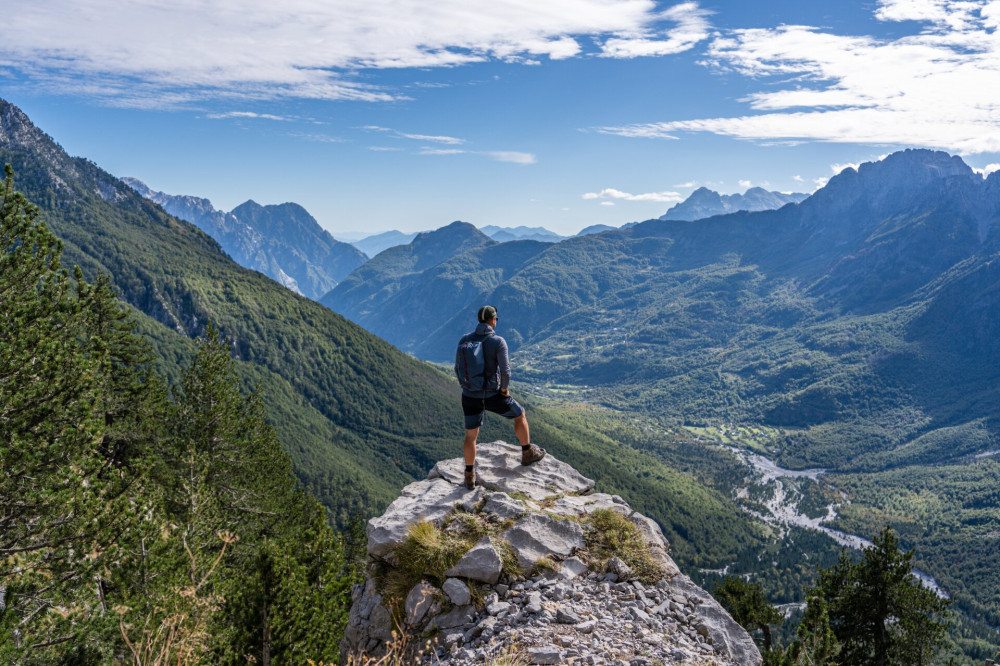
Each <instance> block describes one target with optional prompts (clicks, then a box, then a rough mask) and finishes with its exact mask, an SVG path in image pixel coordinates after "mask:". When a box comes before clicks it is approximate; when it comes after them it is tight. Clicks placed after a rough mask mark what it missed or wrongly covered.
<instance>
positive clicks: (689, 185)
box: [674, 180, 698, 189]
mask: <svg viewBox="0 0 1000 666" xmlns="http://www.w3.org/2000/svg"><path fill="white" fill-rule="evenodd" d="M697 184H698V183H696V182H695V181H693V180H689V181H688V182H686V183H680V184H678V185H674V187H677V188H680V189H691V188H692V187H695V186H696V185H697Z"/></svg>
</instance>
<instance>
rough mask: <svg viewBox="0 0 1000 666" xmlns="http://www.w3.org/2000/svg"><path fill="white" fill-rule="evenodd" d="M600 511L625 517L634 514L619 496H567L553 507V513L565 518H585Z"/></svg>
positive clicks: (596, 494)
mask: <svg viewBox="0 0 1000 666" xmlns="http://www.w3.org/2000/svg"><path fill="white" fill-rule="evenodd" d="M598 509H608V510H610V511H614V512H615V513H620V514H622V515H623V516H628V515H629V514H630V513H632V509H631V508H629V505H628V504H626V503H625V500H623V499H622V498H621V497H619V496H618V495H607V494H605V493H593V494H592V495H567V496H566V497H560V498H559V499H557V500H556V501H555V504H553V506H552V511H553V513H558V514H561V515H564V516H584V515H587V514H591V513H593V512H595V511H597V510H598Z"/></svg>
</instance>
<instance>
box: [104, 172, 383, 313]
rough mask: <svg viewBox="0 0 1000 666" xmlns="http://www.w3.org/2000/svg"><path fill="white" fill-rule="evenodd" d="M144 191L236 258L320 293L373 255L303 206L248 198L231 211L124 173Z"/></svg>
mask: <svg viewBox="0 0 1000 666" xmlns="http://www.w3.org/2000/svg"><path fill="white" fill-rule="evenodd" d="M123 180H124V181H125V182H126V183H128V184H129V185H131V186H132V187H133V188H134V189H135V190H136V191H137V192H139V194H141V195H142V196H144V197H146V198H147V199H150V200H152V201H155V202H156V203H158V204H160V205H161V206H163V209H164V210H165V211H167V212H168V213H170V214H171V215H174V216H175V217H179V218H181V219H182V220H187V221H188V222H190V223H192V224H194V225H195V226H197V227H198V228H199V229H201V230H202V231H204V232H205V233H207V234H208V235H209V236H211V237H212V238H214V239H215V240H217V241H218V242H219V245H221V246H222V249H223V250H225V251H226V252H227V253H228V254H229V256H231V257H232V258H233V259H234V260H236V263H238V264H240V265H241V266H244V267H246V268H252V269H254V270H257V271H260V272H261V273H263V274H264V275H267V276H268V277H271V278H273V279H274V280H277V281H278V282H280V283H281V284H283V285H285V286H286V287H288V288H289V289H291V290H292V291H295V292H298V293H300V294H302V295H304V296H308V297H309V298H312V299H317V298H319V297H320V296H322V295H323V294H325V293H326V292H328V291H329V290H330V289H332V288H333V287H334V286H335V285H336V284H337V283H338V282H339V281H340V280H342V279H344V277H346V276H347V275H348V274H349V273H350V272H351V271H353V270H354V269H355V268H357V267H358V266H360V265H361V264H363V263H364V262H365V260H366V259H367V257H366V256H365V254H364V253H363V252H362V251H360V250H358V249H357V248H356V247H354V246H353V245H351V244H350V243H342V242H340V241H338V240H336V239H334V238H333V236H331V235H330V233H329V232H327V231H326V230H325V229H323V228H322V227H320V226H319V223H318V222H316V220H315V219H314V218H313V217H312V215H310V214H309V213H308V212H307V211H306V210H305V209H304V208H303V207H302V206H299V205H298V204H295V203H284V204H279V205H270V206H261V205H260V204H258V203H256V202H255V201H247V202H246V203H244V204H242V205H240V206H237V207H236V208H234V209H233V210H232V211H230V212H228V213H226V212H224V211H221V210H216V209H215V208H214V207H213V206H212V202H211V201H209V200H208V199H199V198H198V197H192V196H184V195H171V194H165V193H163V192H154V191H153V190H151V189H149V188H148V187H146V185H145V184H144V183H142V182H141V181H139V180H136V179H135V178H125V179H123Z"/></svg>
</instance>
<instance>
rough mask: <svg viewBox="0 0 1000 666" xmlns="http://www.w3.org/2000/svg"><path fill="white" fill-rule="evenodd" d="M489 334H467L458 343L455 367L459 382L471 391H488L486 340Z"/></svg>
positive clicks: (466, 389)
mask: <svg viewBox="0 0 1000 666" xmlns="http://www.w3.org/2000/svg"><path fill="white" fill-rule="evenodd" d="M487 338H489V336H488V335H475V334H473V335H467V336H465V337H464V338H462V340H461V342H459V343H458V351H457V352H456V353H455V368H456V370H457V374H458V382H459V383H460V384H461V385H462V388H463V389H464V390H465V391H468V392H470V393H479V392H480V391H482V392H483V393H486V340H487Z"/></svg>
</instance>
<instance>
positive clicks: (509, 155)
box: [419, 148, 538, 164]
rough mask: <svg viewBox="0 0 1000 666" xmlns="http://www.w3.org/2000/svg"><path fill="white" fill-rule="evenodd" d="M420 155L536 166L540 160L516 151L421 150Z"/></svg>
mask: <svg viewBox="0 0 1000 666" xmlns="http://www.w3.org/2000/svg"><path fill="white" fill-rule="evenodd" d="M419 154H420V155H484V156H486V157H489V158H490V159H492V160H496V161H497V162H511V163H513V164H536V163H537V162H538V158H536V157H535V156H534V155H533V154H531V153H522V152H520V151H516V150H465V149H464V148H421V149H420V152H419Z"/></svg>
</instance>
